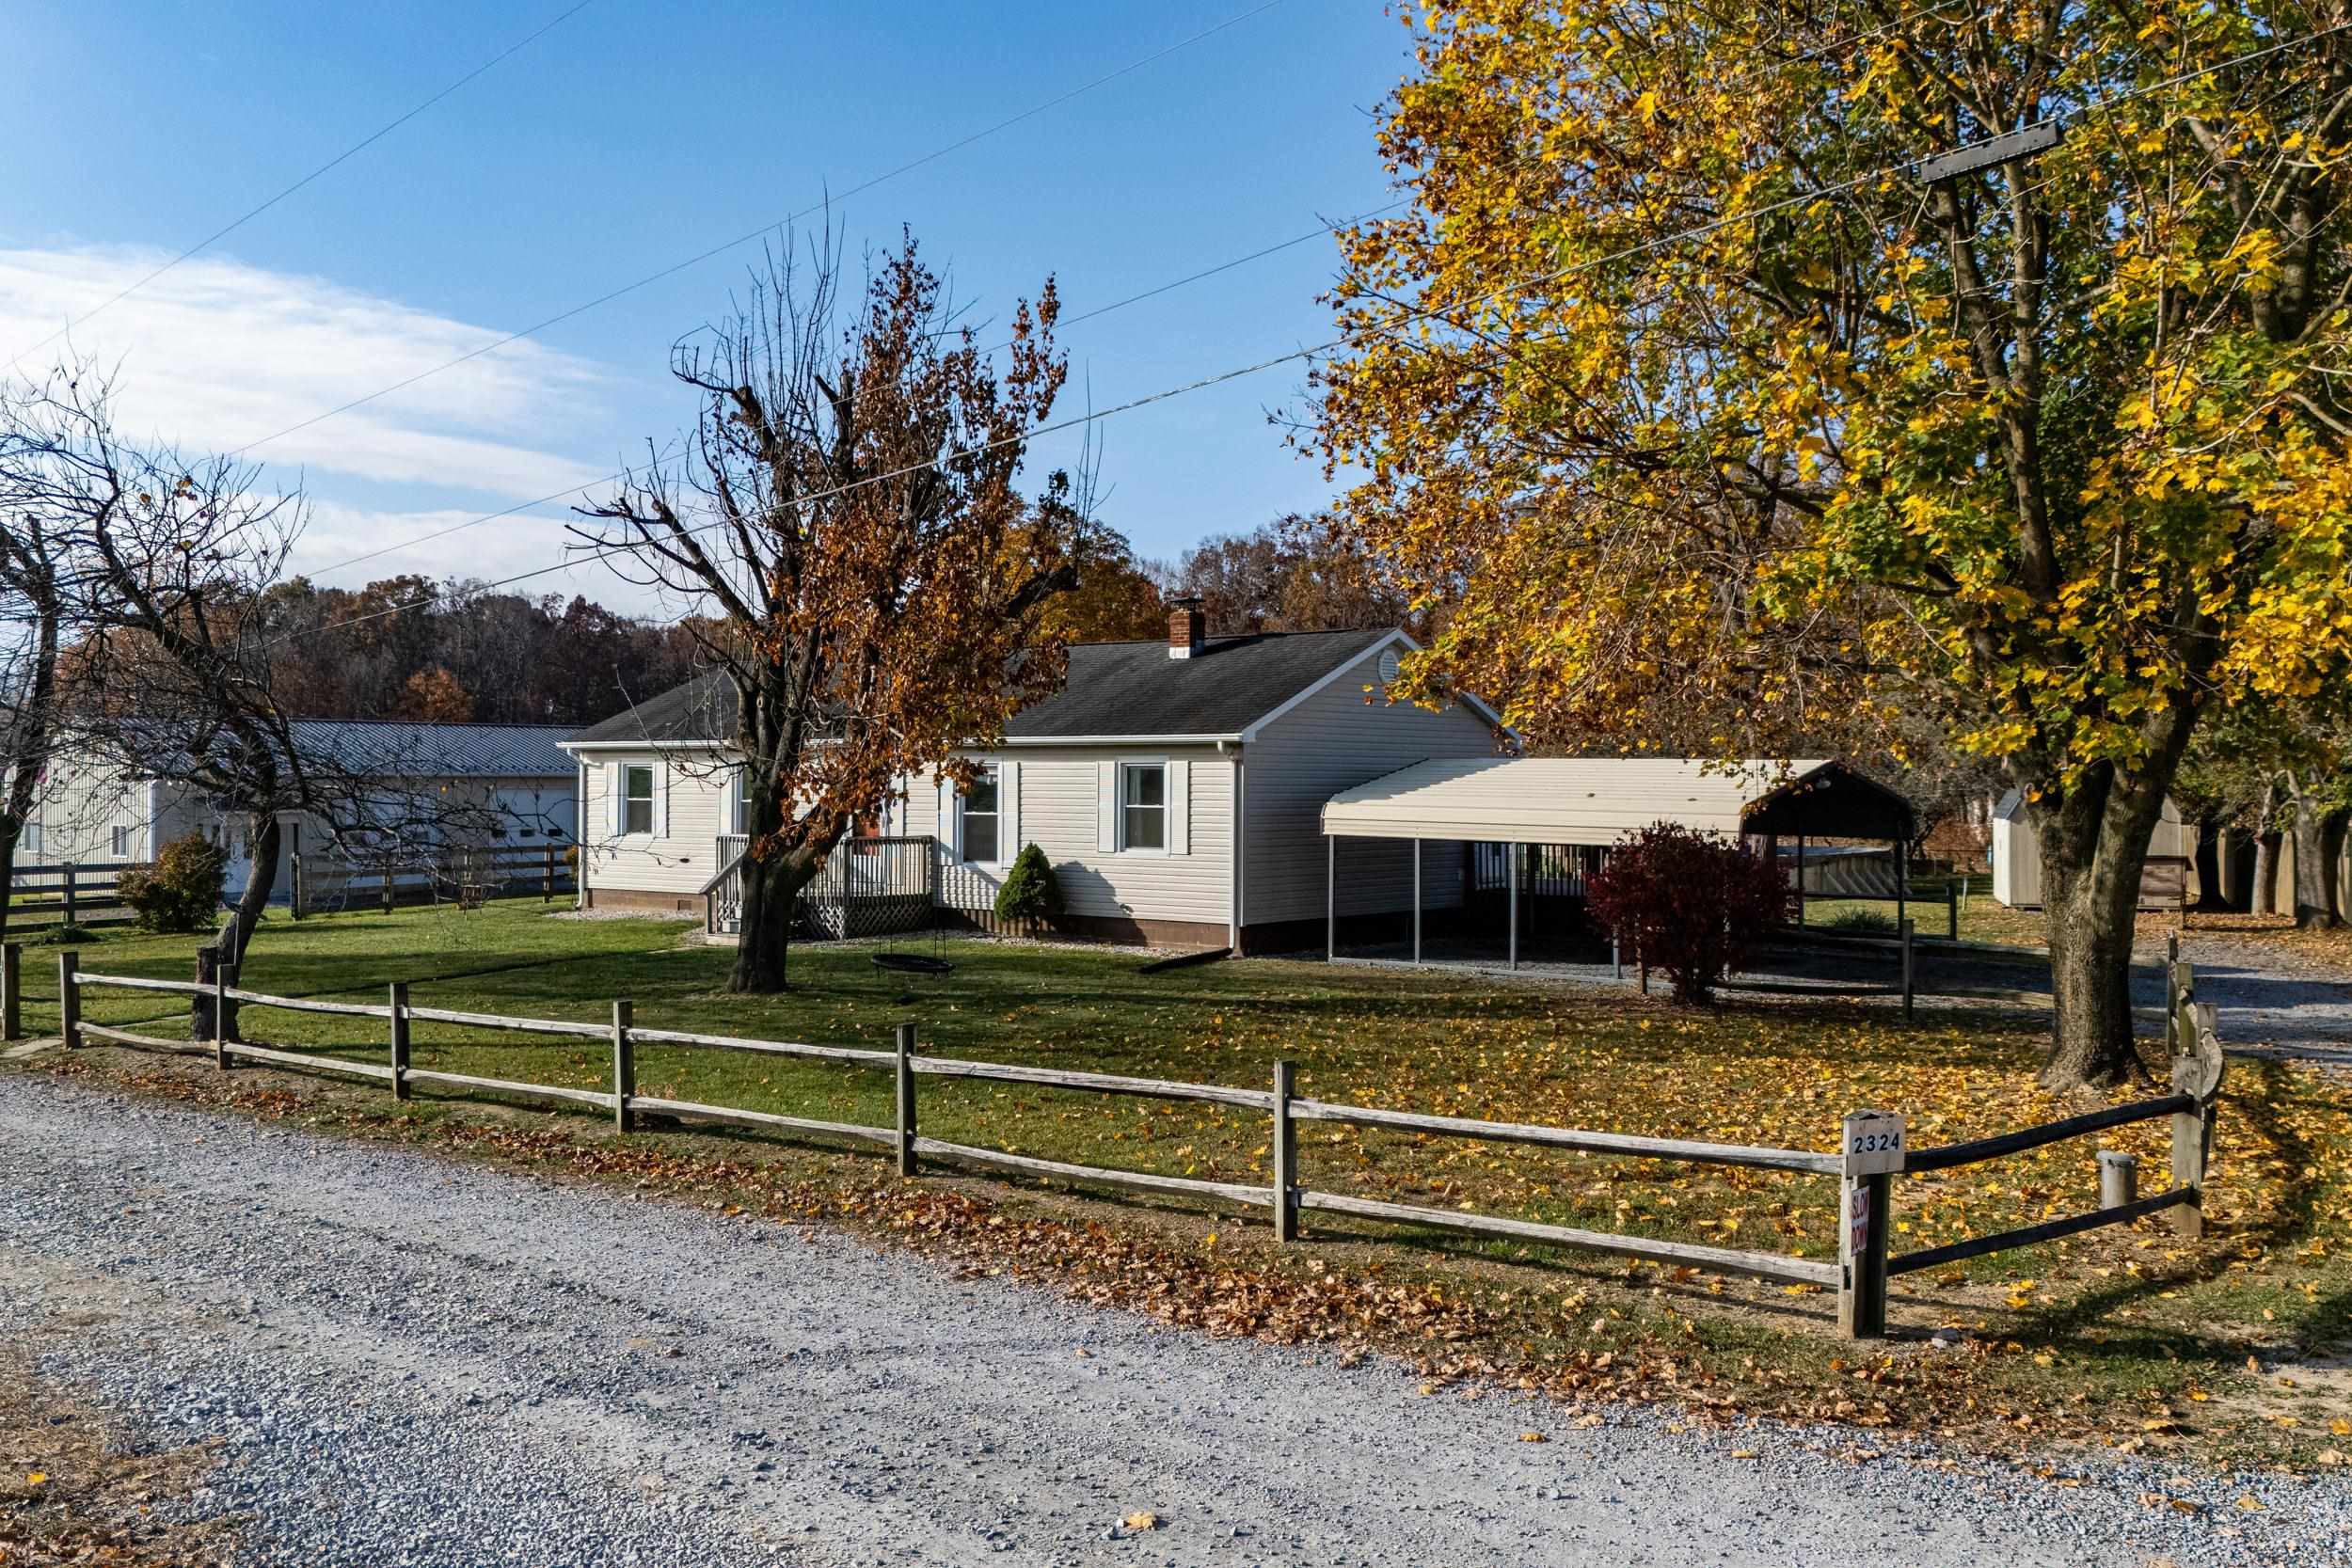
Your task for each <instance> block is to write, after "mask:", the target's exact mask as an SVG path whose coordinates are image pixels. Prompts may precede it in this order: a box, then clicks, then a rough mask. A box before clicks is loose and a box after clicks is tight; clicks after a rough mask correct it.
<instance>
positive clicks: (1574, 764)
mask: <svg viewBox="0 0 2352 1568" xmlns="http://www.w3.org/2000/svg"><path fill="white" fill-rule="evenodd" d="M1661 820H1662V821H1669V822H1677V823H1680V824H1682V825H1683V826H1685V827H1689V828H1695V829H1697V830H1699V831H1700V832H1712V833H1720V834H1723V835H1725V836H1737V835H1738V834H1740V833H1742V832H1748V833H1779V834H1781V835H1783V836H1784V837H1791V838H1793V837H1795V836H1797V835H1798V834H1800V833H1809V834H1812V835H1813V836H1815V837H1819V838H1881V839H1891V838H1896V837H1906V838H1907V837H1909V836H1910V835H1911V833H1912V832H1913V815H1912V811H1911V807H1910V805H1909V803H1908V802H1906V801H1905V800H1903V799H1902V797H1901V796H1899V795H1897V794H1896V793H1895V792H1894V791H1893V790H1890V789H1888V788H1886V787H1885V786H1884V785H1883V784H1877V783H1874V782H1873V781H1871V780H1870V779H1867V778H1866V777H1864V776H1863V775H1862V774H1860V773H1857V772H1855V771H1854V770H1853V769H1851V768H1848V767H1846V766H1845V765H1843V764H1842V763H1836V762H1825V761H1820V760H1808V761H1795V762H1787V763H1783V762H1778V761H1771V760H1765V759H1760V758H1751V759H1749V760H1747V761H1744V762H1735V763H1707V762H1702V761H1697V760H1694V759H1692V758H1687V757H1500V758H1479V759H1461V758H1456V759H1450V760H1440V761H1435V762H1423V763H1416V764H1415V765H1414V766H1412V767H1410V768H1400V769H1398V770H1397V771H1396V772H1393V773H1388V774H1383V775H1382V776H1381V777H1379V778H1376V779H1374V780H1373V781H1372V782H1370V783H1369V784H1359V785H1358V786H1356V787H1355V788H1354V789H1350V790H1346V791H1343V793H1341V794H1338V795H1334V796H1333V797H1331V799H1330V800H1327V801H1326V802H1325V803H1324V807H1323V831H1324V833H1325V834H1326V835H1327V836H1328V837H1334V838H1434V839H1461V840H1475V841H1480V842H1492V843H1504V844H1597V845H1608V844H1614V843H1616V842H1617V841H1618V840H1619V839H1622V838H1625V837H1628V836H1629V835H1631V834H1633V833H1636V832H1640V831H1641V830H1642V829H1644V828H1646V827H1648V826H1649V825H1650V824H1651V823H1653V822H1658V821H1661Z"/></svg>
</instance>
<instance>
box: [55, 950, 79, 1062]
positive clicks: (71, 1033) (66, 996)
mask: <svg viewBox="0 0 2352 1568" xmlns="http://www.w3.org/2000/svg"><path fill="white" fill-rule="evenodd" d="M81 962H82V955H81V954H79V953H75V952H72V951H68V952H64V953H60V954H58V955H57V1034H58V1035H59V1037H62V1038H63V1039H64V1041H65V1044H66V1049H67V1050H69V1051H72V1050H77V1049H79V1048H80V1046H81V1043H82V988H81V982H80V981H78V980H77V979H76V978H75V977H74V971H75V970H76V969H77V968H79V967H80V965H81Z"/></svg>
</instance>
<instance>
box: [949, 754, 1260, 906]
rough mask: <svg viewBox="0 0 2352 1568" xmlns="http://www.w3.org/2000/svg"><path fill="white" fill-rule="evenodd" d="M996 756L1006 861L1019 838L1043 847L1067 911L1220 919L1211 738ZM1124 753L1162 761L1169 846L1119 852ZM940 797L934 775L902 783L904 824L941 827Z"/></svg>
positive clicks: (1225, 849) (1218, 771) (1224, 841)
mask: <svg viewBox="0 0 2352 1568" xmlns="http://www.w3.org/2000/svg"><path fill="white" fill-rule="evenodd" d="M997 760H998V768H999V774H998V777H999V800H1000V801H1003V802H1005V803H1006V804H1008V805H1009V807H1010V808H1011V811H1012V812H1013V813H1014V814H1015V816H1016V820H1017V825H1018V834H1017V836H1018V839H1019V844H1014V843H1013V842H1012V840H1013V837H1014V834H1013V832H1011V831H1010V830H1009V829H1008V832H1007V835H1006V842H1007V844H1008V845H1009V846H1010V847H1009V848H1008V849H1007V851H1006V858H1007V860H1008V862H1009V860H1010V859H1011V857H1012V856H1013V855H1015V854H1017V853H1018V852H1019V847H1020V845H1026V844H1035V845H1036V846H1038V847H1039V848H1041V849H1042V850H1043V851H1044V853H1045V858H1046V859H1047V860H1049V861H1051V862H1052V863H1053V866H1054V870H1055V873H1056V875H1057V878H1058V879H1059V880H1060V882H1061V890H1062V897H1063V899H1064V900H1065V902H1066V904H1067V907H1068V909H1069V911H1070V912H1071V913H1072V914H1073V915H1079V916H1083V917H1089V918H1103V919H1120V918H1125V919H1130V920H1142V921H1150V920H1176V921H1187V922H1194V923H1198V924H1202V925H1212V926H1216V927H1218V928H1219V929H1222V928H1223V927H1224V926H1225V924H1226V921H1227V918H1228V916H1229V915H1230V914H1231V912H1232V906H1231V899H1232V871H1233V840H1232V820H1233V810H1232V807H1233V790H1232V768H1231V767H1230V766H1229V765H1228V764H1227V762H1226V761H1225V760H1224V759H1222V758H1219V757H1218V756H1217V755H1216V751H1215V749H1214V748H1211V747H1205V746H1203V747H1198V748H1188V749H1184V750H1182V751H1176V752H1168V751H1166V750H1162V749H1154V750H1152V751H1151V752H1144V751H1142V750H1140V749H1138V750H1135V751H1127V750H1124V749H1120V748H1116V747H1091V746H1055V747H1038V748H1035V749H1024V750H1023V751H1022V752H1021V753H1020V754H1019V755H1018V756H1017V757H1015V756H1011V755H1009V754H1007V753H1004V752H999V753H997ZM1122 762H1150V763H1153V764H1165V765H1166V768H1167V772H1166V775H1165V778H1166V784H1167V795H1166V804H1165V810H1166V812H1167V815H1168V818H1169V824H1168V827H1169V831H1168V846H1169V847H1168V848H1167V849H1164V850H1161V851H1156V852H1151V853H1127V852H1123V851H1121V850H1120V848H1119V847H1117V845H1118V834H1119V827H1118V821H1119V814H1120V804H1119V802H1120V794H1119V790H1120V784H1119V775H1120V764H1121V763H1122ZM1008 775H1009V776H1010V777H1009V776H1008ZM1016 778H1017V781H1018V783H1017V784H1015V783H1014V782H1013V780H1014V779H1016ZM1106 781H1107V782H1106ZM943 797H944V798H945V801H946V802H952V801H953V799H954V792H953V790H952V789H948V790H945V791H943V790H942V789H941V788H940V787H939V786H938V784H937V783H936V781H933V780H930V779H925V780H921V781H918V782H916V783H915V784H914V785H913V786H912V787H911V788H909V790H908V791H907V824H906V831H907V832H910V833H916V834H921V833H940V823H941V822H942V820H943V817H942V806H943ZM953 810H954V808H953V806H952V803H948V804H947V805H946V811H947V815H946V817H945V820H946V822H947V824H948V826H949V829H950V831H951V832H952V828H953V824H954V816H953ZM941 837H942V841H943V842H951V841H950V840H949V839H948V837H947V835H946V834H941ZM1106 846H1107V847H1106ZM972 875H973V876H975V877H977V878H979V879H982V881H983V882H984V884H985V885H986V886H987V887H988V888H989V889H990V890H992V891H993V888H994V887H995V886H996V885H997V884H998V883H1000V882H1001V881H1002V877H1001V875H998V874H993V873H989V872H985V871H976V872H974V873H972Z"/></svg>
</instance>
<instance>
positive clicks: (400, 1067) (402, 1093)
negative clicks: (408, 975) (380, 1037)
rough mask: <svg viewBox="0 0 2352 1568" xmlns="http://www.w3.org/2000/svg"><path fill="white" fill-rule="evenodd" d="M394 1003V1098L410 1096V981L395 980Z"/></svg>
mask: <svg viewBox="0 0 2352 1568" xmlns="http://www.w3.org/2000/svg"><path fill="white" fill-rule="evenodd" d="M390 994H391V1003H392V1098H393V1099H394V1100H405V1099H407V1098H408V982H407V981H405V980H394V981H393V982H392V984H391V992H390Z"/></svg>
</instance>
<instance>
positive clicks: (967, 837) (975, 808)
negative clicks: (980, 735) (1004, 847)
mask: <svg viewBox="0 0 2352 1568" xmlns="http://www.w3.org/2000/svg"><path fill="white" fill-rule="evenodd" d="M996 782H997V781H996V769H995V768H994V767H993V766H992V767H990V768H986V769H984V770H983V771H982V772H981V774H980V776H979V777H978V778H977V779H975V780H974V781H973V782H972V787H971V789H970V790H968V791H966V792H965V794H964V796H963V858H964V859H965V860H967V861H970V862H972V863H975V864H977V865H993V864H995V863H996V861H997V858H998V857H997V852H996V851H997V848H998V839H999V833H998V824H999V823H1000V822H1001V821H1002V820H1003V818H1002V816H1001V814H1000V812H999V810H998V805H997V798H996Z"/></svg>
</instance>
